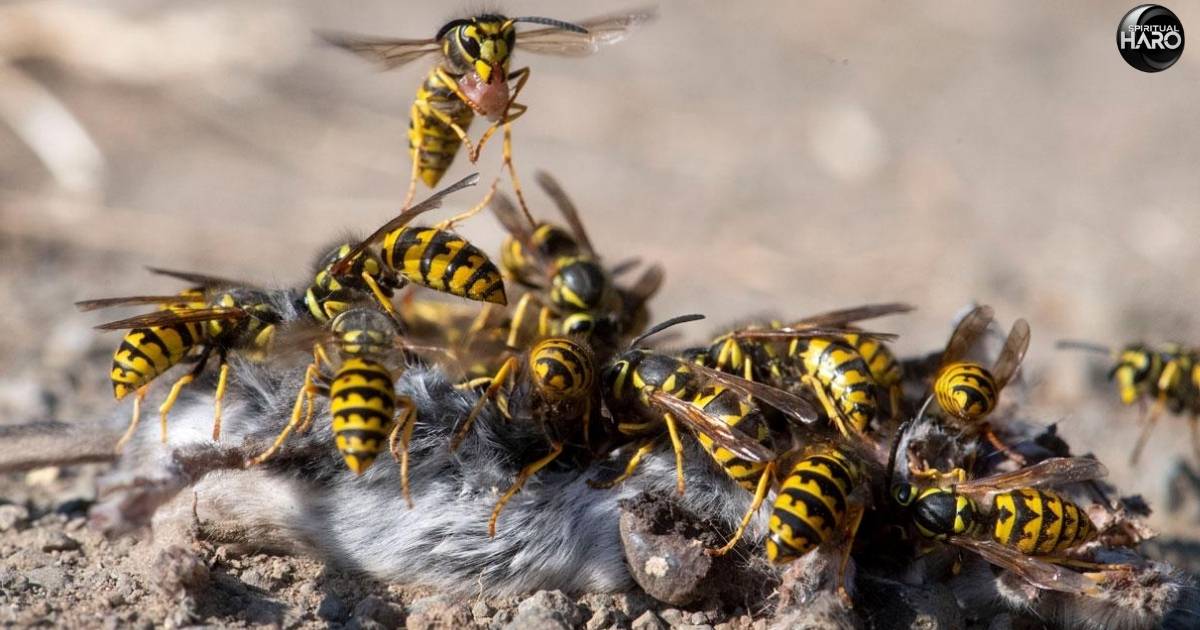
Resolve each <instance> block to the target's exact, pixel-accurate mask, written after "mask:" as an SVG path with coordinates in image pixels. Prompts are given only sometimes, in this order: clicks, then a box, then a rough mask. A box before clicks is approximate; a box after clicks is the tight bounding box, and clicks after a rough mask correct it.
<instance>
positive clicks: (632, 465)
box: [587, 437, 658, 490]
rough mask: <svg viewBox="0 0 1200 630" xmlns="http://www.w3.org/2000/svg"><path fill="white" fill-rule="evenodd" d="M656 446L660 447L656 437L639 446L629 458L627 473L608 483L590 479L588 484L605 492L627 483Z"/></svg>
mask: <svg viewBox="0 0 1200 630" xmlns="http://www.w3.org/2000/svg"><path fill="white" fill-rule="evenodd" d="M656 446H658V438H656V437H655V438H650V439H648V440H646V441H645V442H642V445H641V446H639V447H638V448H637V450H636V451H634V452H633V456H632V457H630V458H629V463H628V464H626V465H625V472H623V473H621V474H620V475H618V476H617V477H616V478H614V479H610V480H608V481H597V480H595V479H588V482H587V484H588V485H589V486H591V487H593V488H595V489H597V490H604V489H607V488H611V487H613V486H615V485H617V484H619V483H621V482H622V481H625V480H626V479H629V478H630V477H632V476H633V471H635V470H637V467H638V464H639V463H641V461H642V458H643V457H645V456H646V455H647V454H648V453H649V452H650V451H653V450H654V447H656Z"/></svg>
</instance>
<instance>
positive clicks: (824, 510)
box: [780, 472, 846, 527]
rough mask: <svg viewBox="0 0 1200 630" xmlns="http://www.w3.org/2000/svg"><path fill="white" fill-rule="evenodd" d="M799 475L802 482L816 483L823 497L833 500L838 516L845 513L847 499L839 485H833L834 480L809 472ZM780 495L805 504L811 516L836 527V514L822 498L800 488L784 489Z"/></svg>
mask: <svg viewBox="0 0 1200 630" xmlns="http://www.w3.org/2000/svg"><path fill="white" fill-rule="evenodd" d="M797 474H798V476H799V478H800V480H801V481H803V482H805V483H816V484H817V486H818V487H819V488H820V489H821V494H822V495H824V496H828V497H829V498H831V499H833V502H834V505H835V506H836V508H837V513H838V514H841V513H842V512H844V511H845V509H846V499H845V497H844V496H843V495H842V491H841V489H840V488H838V487H837V484H835V483H833V480H832V479H829V478H828V477H823V476H821V475H816V474H813V473H808V472H800V473H797ZM780 494H784V495H787V496H788V497H790V498H791V499H792V500H793V501H795V502H797V503H803V504H804V507H805V508H807V510H808V515H809V516H817V517H820V518H821V522H823V523H828V524H829V526H830V527H833V526H834V525H835V523H836V521H837V519H836V518H835V517H836V515H835V514H834V512H833V510H830V509H829V506H828V505H826V504H825V502H824V501H822V500H821V497H819V496H816V495H814V494H813V493H811V492H808V491H807V490H801V489H799V488H784V489H783V490H782V491H781V492H780Z"/></svg>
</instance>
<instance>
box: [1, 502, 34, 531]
mask: <svg viewBox="0 0 1200 630" xmlns="http://www.w3.org/2000/svg"><path fill="white" fill-rule="evenodd" d="M28 521H29V510H27V509H25V507H24V506H21V505H0V532H6V531H8V530H10V529H13V528H15V527H18V526H21V525H24V524H25V523H27V522H28Z"/></svg>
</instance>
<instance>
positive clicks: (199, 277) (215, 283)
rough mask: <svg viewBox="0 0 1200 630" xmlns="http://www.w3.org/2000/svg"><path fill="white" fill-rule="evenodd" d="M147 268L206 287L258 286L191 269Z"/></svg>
mask: <svg viewBox="0 0 1200 630" xmlns="http://www.w3.org/2000/svg"><path fill="white" fill-rule="evenodd" d="M146 270H147V271H149V272H150V273H153V274H158V275H160V276H167V277H170V278H176V279H178V280H183V281H184V282H191V283H192V284H195V285H198V286H200V287H203V288H205V289H216V288H225V287H243V288H246V289H256V288H258V287H256V286H255V285H254V284H252V283H249V282H242V281H241V280H231V279H229V278H222V277H219V276H210V275H206V274H202V273H193V272H191V271H176V270H174V269H163V268H161V267H146Z"/></svg>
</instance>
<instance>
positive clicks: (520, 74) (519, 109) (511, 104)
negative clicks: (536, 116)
mask: <svg viewBox="0 0 1200 630" xmlns="http://www.w3.org/2000/svg"><path fill="white" fill-rule="evenodd" d="M513 79H516V81H517V82H516V84H515V85H513V89H512V94H511V95H509V97H508V103H507V104H506V105H505V106H504V116H502V117H501V118H500V120H497V121H496V122H494V123H492V124H491V125H490V126H488V128H487V129H486V130H485V131H484V132H483V135H481V136H479V143H478V144H476V145H475V148H474V153H473V154H472V156H471V161H472V162H474V161H476V160H478V159H479V153H480V152H481V151H483V145H485V144H487V141H488V140H489V139H491V137H492V136H493V135H494V134H495V133H496V130H497V129H499V128H500V127H505V130H504V133H505V134H509V130H508V125H509V124H511V123H512V122H513V121H514V120H516V119H518V118H520V117H521V115H522V114H524V113H525V112H526V111H527V110H528V109H529V108H528V107H527V106H525V105H522V104H521V103H518V102H517V98H519V97H520V96H521V90H523V89H525V83H526V82H528V81H529V68H528V67H524V68H521V69H520V70H513V71H512V72H510V73H509V75H508V80H509V81H512V80H513ZM456 85H457V84H456ZM464 100H465V99H464ZM513 110H516V111H513ZM508 157H511V152H510V153H509V155H508ZM507 165H508V164H507V163H506V166H507ZM513 183H514V184H515V183H516V178H515V177H514V179H513ZM518 195H519V193H518ZM522 207H524V206H522Z"/></svg>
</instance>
